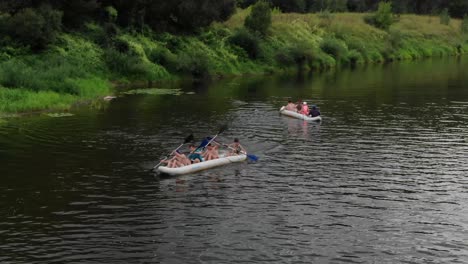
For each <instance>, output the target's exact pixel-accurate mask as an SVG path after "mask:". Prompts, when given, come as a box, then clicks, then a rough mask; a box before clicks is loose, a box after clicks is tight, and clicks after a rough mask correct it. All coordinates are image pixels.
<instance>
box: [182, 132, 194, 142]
mask: <svg viewBox="0 0 468 264" xmlns="http://www.w3.org/2000/svg"><path fill="white" fill-rule="evenodd" d="M193 139H194V137H193V134H190V136H188V137H186V138H185V140H184V144H187V143H189V142H191V141H193Z"/></svg>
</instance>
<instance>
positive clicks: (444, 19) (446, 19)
mask: <svg viewBox="0 0 468 264" xmlns="http://www.w3.org/2000/svg"><path fill="white" fill-rule="evenodd" d="M439 17H440V24H442V25H448V24H450V15H449V11H448V9H447V8H444V9H442V12H440V15H439Z"/></svg>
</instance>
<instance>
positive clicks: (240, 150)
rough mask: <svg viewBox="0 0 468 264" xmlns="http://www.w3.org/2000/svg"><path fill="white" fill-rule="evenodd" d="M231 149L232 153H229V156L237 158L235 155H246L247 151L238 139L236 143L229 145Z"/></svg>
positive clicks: (235, 140)
mask: <svg viewBox="0 0 468 264" xmlns="http://www.w3.org/2000/svg"><path fill="white" fill-rule="evenodd" d="M228 147H229V149H230V150H231V152H229V156H235V155H240V154H245V153H247V151H246V150H245V148H244V147H242V145H241V144H240V142H239V139H238V138H235V139H234V142H233V143H231V144H229V145H228Z"/></svg>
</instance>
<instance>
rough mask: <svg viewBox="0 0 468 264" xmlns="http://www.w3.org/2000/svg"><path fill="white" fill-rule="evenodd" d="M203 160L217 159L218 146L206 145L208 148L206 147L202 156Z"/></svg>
mask: <svg viewBox="0 0 468 264" xmlns="http://www.w3.org/2000/svg"><path fill="white" fill-rule="evenodd" d="M203 158H205V160H214V159H219V154H218V146H214V145H213V144H208V146H206V151H205V153H204V154H203Z"/></svg>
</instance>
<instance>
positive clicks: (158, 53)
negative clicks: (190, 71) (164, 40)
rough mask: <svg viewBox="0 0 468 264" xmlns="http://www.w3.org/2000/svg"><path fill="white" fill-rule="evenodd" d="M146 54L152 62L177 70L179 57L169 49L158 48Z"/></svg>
mask: <svg viewBox="0 0 468 264" xmlns="http://www.w3.org/2000/svg"><path fill="white" fill-rule="evenodd" d="M146 54H147V56H148V59H149V60H150V61H151V62H153V63H156V64H159V65H162V66H164V67H165V68H167V69H169V70H173V71H175V70H176V62H177V56H176V55H175V54H174V53H172V52H171V51H170V50H169V49H167V48H165V47H162V46H158V47H157V48H155V49H151V50H149V51H147V52H146Z"/></svg>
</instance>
